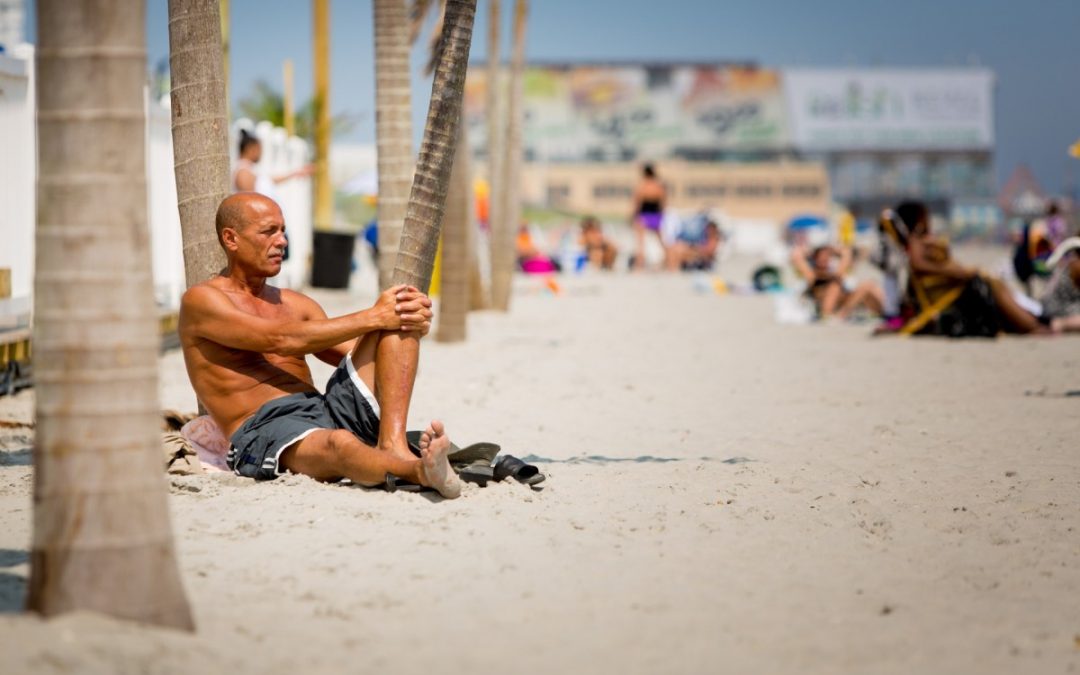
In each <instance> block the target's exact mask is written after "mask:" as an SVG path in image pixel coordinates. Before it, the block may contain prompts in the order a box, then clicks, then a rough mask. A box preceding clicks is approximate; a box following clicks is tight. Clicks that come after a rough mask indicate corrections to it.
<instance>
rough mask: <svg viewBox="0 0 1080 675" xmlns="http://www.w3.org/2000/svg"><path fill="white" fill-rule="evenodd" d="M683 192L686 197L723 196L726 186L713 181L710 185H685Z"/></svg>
mask: <svg viewBox="0 0 1080 675" xmlns="http://www.w3.org/2000/svg"><path fill="white" fill-rule="evenodd" d="M683 192H685V193H686V196H687V197H695V198H702V197H723V196H724V195H726V194H727V186H726V185H718V184H715V183H713V184H711V185H708V184H698V185H687V186H686V188H685V189H684V190H683Z"/></svg>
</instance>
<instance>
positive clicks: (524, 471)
mask: <svg viewBox="0 0 1080 675" xmlns="http://www.w3.org/2000/svg"><path fill="white" fill-rule="evenodd" d="M506 478H513V479H514V480H516V481H517V482H519V483H523V484H525V485H530V486H532V485H538V484H540V483H543V482H544V480H546V479H547V476H545V475H544V474H542V473H540V469H538V468H536V467H535V466H533V465H532V464H526V463H525V462H523V461H521V460H520V459H518V458H517V457H514V456H512V455H503V456H502V457H500V458H498V459H497V460H495V480H503V479H506Z"/></svg>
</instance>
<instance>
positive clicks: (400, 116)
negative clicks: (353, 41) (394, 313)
mask: <svg viewBox="0 0 1080 675" xmlns="http://www.w3.org/2000/svg"><path fill="white" fill-rule="evenodd" d="M374 14H375V139H376V140H375V143H376V147H377V148H378V170H379V201H378V213H377V219H378V223H379V287H380V288H383V289H385V288H387V287H389V286H390V278H391V277H392V276H393V274H394V264H395V263H396V262H397V251H398V242H399V241H400V239H401V227H402V225H403V224H404V222H405V209H406V207H407V206H408V204H409V186H410V184H411V183H412V174H413V154H412V98H411V94H410V76H409V24H408V20H407V18H406V8H405V0H375V2H374Z"/></svg>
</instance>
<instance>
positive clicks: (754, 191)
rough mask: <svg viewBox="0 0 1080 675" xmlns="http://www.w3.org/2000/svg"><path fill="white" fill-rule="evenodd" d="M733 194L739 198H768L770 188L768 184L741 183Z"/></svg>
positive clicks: (770, 193) (770, 191)
mask: <svg viewBox="0 0 1080 675" xmlns="http://www.w3.org/2000/svg"><path fill="white" fill-rule="evenodd" d="M735 194H737V195H738V196H740V197H751V198H754V197H769V196H771V195H772V186H771V185H769V184H768V183H743V184H742V185H739V186H737V187H736V188H735Z"/></svg>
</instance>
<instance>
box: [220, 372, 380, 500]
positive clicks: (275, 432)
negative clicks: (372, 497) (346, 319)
mask: <svg viewBox="0 0 1080 675" xmlns="http://www.w3.org/2000/svg"><path fill="white" fill-rule="evenodd" d="M320 429H348V430H349V431H351V432H352V433H353V434H355V435H356V437H357V438H359V439H360V440H361V441H363V442H364V443H366V444H368V445H372V446H374V445H375V444H376V443H377V442H378V440H379V403H378V401H376V400H375V396H374V395H373V394H372V393H371V390H370V389H368V387H367V385H366V384H364V381H363V380H361V379H360V376H359V375H358V374H357V373H356V368H354V367H353V364H352V359H350V358H349V357H345V359H343V360H342V362H341V365H339V366H338V367H337V370H335V371H334V374H333V375H331V376H330V380H329V381H328V382H327V383H326V393H325V394H320V393H318V392H314V391H312V392H301V393H299V394H290V395H288V396H282V397H281V398H275V399H274V400H272V401H268V402H267V403H265V404H264V405H263V406H262V407H261V408H259V409H258V410H257V411H255V414H254V415H252V416H251V417H249V418H248V419H247V420H246V421H245V422H244V423H243V424H242V425H241V426H240V428H239V429H237V430H236V433H235V434H233V435H232V438H231V439H230V441H231V442H232V447H231V448H230V449H229V454H228V455H227V456H226V457H225V461H226V463H227V464H228V466H229V468H230V469H232V470H233V471H235V472H236V473H237V475H240V476H246V477H248V478H254V479H256V480H271V479H273V478H277V477H278V476H279V475H281V474H282V473H284V469H283V468H282V467H281V465H280V463H279V460H280V459H281V453H283V452H285V450H286V449H288V448H289V446H291V445H293V444H294V443H297V442H298V441H300V440H301V439H302V438H304V437H305V436H307V435H308V434H310V433H312V432H313V431H318V430H320Z"/></svg>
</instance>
